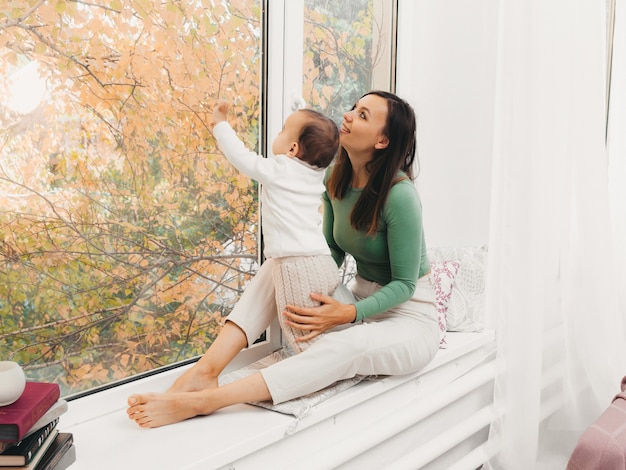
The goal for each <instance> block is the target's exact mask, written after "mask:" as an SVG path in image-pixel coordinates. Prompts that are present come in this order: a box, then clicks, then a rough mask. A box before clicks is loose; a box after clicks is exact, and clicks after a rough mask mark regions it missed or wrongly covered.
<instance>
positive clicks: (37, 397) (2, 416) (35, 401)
mask: <svg viewBox="0 0 626 470" xmlns="http://www.w3.org/2000/svg"><path fill="white" fill-rule="evenodd" d="M60 395H61V389H60V388H59V384H56V383H49V382H26V387H25V388H24V391H23V392H22V395H21V396H20V398H18V400H17V401H16V402H13V403H11V404H10V405H7V406H0V441H19V440H21V439H22V438H23V437H24V435H25V434H26V433H27V432H28V431H29V430H30V428H31V427H32V426H33V424H35V422H36V421H37V420H38V419H39V418H41V417H42V416H43V415H44V414H45V412H46V411H48V409H49V408H50V407H51V406H52V405H54V403H55V402H56V401H57V400H58V399H59V397H60Z"/></svg>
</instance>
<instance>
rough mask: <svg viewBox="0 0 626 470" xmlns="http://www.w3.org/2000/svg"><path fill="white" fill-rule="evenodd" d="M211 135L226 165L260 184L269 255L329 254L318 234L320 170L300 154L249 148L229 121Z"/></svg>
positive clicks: (264, 233)
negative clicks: (292, 155)
mask: <svg viewBox="0 0 626 470" xmlns="http://www.w3.org/2000/svg"><path fill="white" fill-rule="evenodd" d="M213 136H214V137H215V140H216V141H217V144H218V145H219V148H220V150H221V151H222V152H223V153H224V155H225V156H226V158H227V159H228V161H229V162H230V163H232V164H233V165H234V166H235V168H237V169H238V170H239V171H240V172H241V173H243V174H245V175H247V176H249V177H250V178H252V179H255V180H256V181H258V182H259V183H261V227H262V231H263V240H264V254H265V256H266V257H267V258H273V257H284V256H309V255H320V254H330V249H329V248H328V244H327V243H326V239H325V238H324V235H323V233H322V216H321V213H320V207H321V205H322V201H321V195H322V193H323V192H324V169H319V168H316V167H313V166H311V165H308V164H307V163H305V162H303V161H301V160H299V159H298V158H289V157H287V156H286V155H276V156H274V157H270V158H264V157H263V156H261V155H257V154H256V153H254V152H252V151H251V150H249V149H247V148H246V146H245V145H244V144H243V142H242V141H241V140H240V139H239V138H238V137H237V134H235V131H234V130H233V129H232V127H231V126H230V124H228V122H226V121H223V122H220V123H219V124H217V125H216V126H215V128H214V129H213Z"/></svg>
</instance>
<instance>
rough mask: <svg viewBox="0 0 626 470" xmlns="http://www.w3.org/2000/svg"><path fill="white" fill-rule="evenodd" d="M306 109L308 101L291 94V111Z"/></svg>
mask: <svg viewBox="0 0 626 470" xmlns="http://www.w3.org/2000/svg"><path fill="white" fill-rule="evenodd" d="M303 108H306V101H304V98H302V97H301V96H300V95H297V94H295V93H292V94H291V110H292V111H294V112H295V111H298V110H299V109H303Z"/></svg>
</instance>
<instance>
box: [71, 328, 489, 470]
mask: <svg viewBox="0 0 626 470" xmlns="http://www.w3.org/2000/svg"><path fill="white" fill-rule="evenodd" d="M494 336H495V335H494V332H493V331H489V330H487V331H484V332H481V333H448V345H449V346H448V348H447V349H442V350H440V351H439V352H438V354H437V356H436V357H435V358H434V359H433V361H432V362H431V363H430V364H429V365H428V366H427V367H426V368H424V369H423V370H422V371H420V372H418V373H416V374H412V375H408V376H395V377H386V378H381V379H377V380H373V381H363V382H361V383H359V384H357V385H355V386H354V387H352V388H350V389H348V390H346V391H343V392H341V393H339V394H338V395H336V396H334V397H332V398H330V399H328V400H327V401H325V402H323V403H321V404H320V405H318V406H316V407H315V409H314V411H313V412H312V413H310V414H309V415H308V416H306V417H304V418H302V419H301V420H300V421H297V420H296V418H294V417H293V416H291V415H284V414H280V413H277V412H274V411H269V410H266V409H263V408H259V407H255V406H252V405H236V406H232V407H228V408H225V409H222V410H219V411H218V412H216V413H214V414H213V415H211V416H203V417H196V418H193V419H190V420H187V421H184V422H181V423H177V424H175V425H170V426H164V427H161V428H156V429H141V428H139V427H138V426H137V425H136V424H135V423H134V422H133V421H131V420H130V419H128V417H127V416H126V411H125V410H126V398H127V397H128V395H130V394H132V393H136V392H146V391H163V390H165V389H166V388H167V387H168V386H169V384H170V383H171V382H172V381H173V380H174V378H175V377H177V376H178V375H179V374H180V372H181V369H175V370H170V371H167V372H164V373H162V374H159V375H155V376H152V377H147V378H145V379H142V380H139V381H136V382H131V383H128V384H124V385H121V386H119V387H116V388H113V389H110V390H107V391H104V392H100V393H97V394H94V395H90V396H86V397H83V398H80V399H77V400H73V401H71V402H70V406H69V410H68V412H67V413H66V414H65V415H63V417H62V418H61V422H60V425H59V427H60V429H61V430H62V431H65V432H72V433H73V434H74V441H75V445H76V451H77V461H76V463H75V464H74V465H73V466H72V469H75V470H79V469H81V468H84V469H89V470H95V469H99V468H102V469H105V468H106V469H112V468H118V469H126V468H151V469H160V468H162V469H168V470H169V469H180V468H216V467H222V466H225V465H228V464H230V463H232V462H235V461H238V460H239V459H242V458H245V457H246V456H248V455H250V454H252V453H259V452H263V450H264V449H267V448H269V447H271V446H275V445H277V444H279V443H280V442H281V441H283V440H286V439H287V438H289V439H290V442H292V441H294V442H295V439H294V437H295V436H297V435H300V434H301V433H302V435H307V434H309V435H310V434H311V433H312V432H315V428H319V429H320V430H321V432H323V433H324V434H325V435H328V434H329V433H328V430H327V429H326V430H325V427H326V428H327V427H328V423H332V426H333V432H340V433H342V435H346V434H348V435H349V434H351V433H353V432H354V429H357V430H359V429H363V428H365V427H366V426H368V423H369V422H370V421H371V419H373V416H375V415H380V414H381V411H383V410H384V413H385V414H390V413H392V412H393V411H394V410H395V409H401V408H402V407H403V403H405V402H409V401H415V397H416V395H420V396H421V395H422V394H429V393H430V394H432V393H433V391H437V390H438V389H440V388H441V386H442V385H445V384H447V383H450V382H451V381H452V380H454V379H455V378H457V377H459V376H461V375H462V374H464V373H465V372H467V371H469V370H471V369H472V368H474V367H475V366H476V365H477V364H478V363H481V362H483V361H484V359H485V358H486V354H488V353H489V351H491V350H492V349H493V348H492V347H491V346H490V345H492V343H493V341H494ZM443 366H447V367H443ZM186 367H190V366H186ZM444 370H445V371H446V372H445V373H443V372H442V371H444ZM381 400H382V401H384V405H381V403H383V402H381ZM357 407H358V408H359V410H358V412H356V411H355V412H353V413H350V411H351V410H353V409H356V408H357ZM338 417H342V418H341V419H339V418H338ZM379 417H380V416H379ZM342 426H343V427H345V429H344V428H343V427H342ZM304 430H309V431H307V432H306V433H303V431H304ZM316 442H317V441H316ZM309 444H310V441H309ZM328 445H329V446H330V445H331V444H328ZM308 450H309V451H310V449H308ZM237 468H239V467H237Z"/></svg>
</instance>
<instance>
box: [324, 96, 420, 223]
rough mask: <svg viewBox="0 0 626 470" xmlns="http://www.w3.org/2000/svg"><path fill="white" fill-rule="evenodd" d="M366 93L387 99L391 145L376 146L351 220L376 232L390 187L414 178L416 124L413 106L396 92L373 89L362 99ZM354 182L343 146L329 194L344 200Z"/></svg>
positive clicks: (332, 175) (385, 131)
mask: <svg viewBox="0 0 626 470" xmlns="http://www.w3.org/2000/svg"><path fill="white" fill-rule="evenodd" d="M367 95H376V96H380V97H381V98H384V99H385V100H386V101H387V121H386V122H385V126H384V128H383V134H384V135H385V137H387V138H388V139H389V145H387V147H385V148H383V149H375V150H374V156H373V158H372V160H370V161H369V162H368V163H367V164H366V166H365V168H366V170H367V172H368V174H369V178H368V181H367V184H366V185H365V187H364V188H363V192H362V193H361V196H360V197H359V200H358V201H357V202H356V204H355V205H354V208H353V209H352V214H351V215H350V223H351V225H352V227H354V228H355V229H357V230H361V231H364V232H366V233H367V235H375V234H376V232H377V230H378V221H379V218H380V215H381V214H382V209H383V207H384V205H385V202H386V200H387V195H388V194H389V191H390V190H391V187H392V186H393V185H394V184H396V183H397V182H399V181H401V180H403V179H406V178H409V179H410V180H413V178H414V176H413V161H414V160H415V152H416V128H417V126H416V118H415V112H414V111H413V108H412V107H411V105H409V104H408V103H407V102H406V101H404V100H403V99H401V98H399V97H398V96H396V95H394V94H393V93H389V92H386V91H378V90H375V91H370V92H369V93H366V94H365V95H363V96H362V97H361V98H363V97H364V96H367ZM352 109H354V107H353V108H352ZM400 172H403V173H404V175H402V174H400ZM351 182H352V164H351V163H350V159H349V158H348V154H347V152H346V150H345V149H344V148H343V147H341V148H340V151H339V155H338V156H337V159H336V161H335V165H334V167H333V172H332V174H331V176H330V178H329V179H328V182H327V188H328V193H329V195H330V197H332V198H336V199H342V198H343V197H344V196H345V195H346V193H347V192H348V190H349V189H350V185H351Z"/></svg>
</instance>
